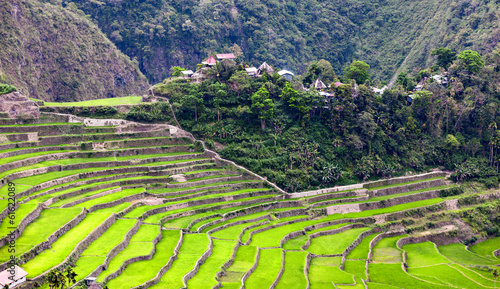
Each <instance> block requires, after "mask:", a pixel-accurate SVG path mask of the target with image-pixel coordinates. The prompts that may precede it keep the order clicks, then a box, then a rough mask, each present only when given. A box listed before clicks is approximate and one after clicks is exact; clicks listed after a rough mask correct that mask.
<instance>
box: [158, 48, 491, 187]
mask: <svg viewBox="0 0 500 289" xmlns="http://www.w3.org/2000/svg"><path fill="white" fill-rule="evenodd" d="M432 54H433V56H431V57H433V58H434V60H435V62H436V64H435V65H433V66H431V67H429V68H427V69H424V70H421V71H419V72H418V73H411V72H401V73H400V74H399V75H398V77H397V81H396V85H395V86H394V87H393V89H387V90H385V91H384V92H383V93H382V94H381V95H378V94H376V93H375V92H374V91H373V89H372V85H373V84H372V83H371V82H372V80H371V79H370V78H367V77H368V76H369V75H368V73H369V70H367V69H368V68H369V66H368V65H366V64H365V65H359V64H360V63H359V62H357V61H355V62H353V63H352V64H351V66H350V67H348V68H347V69H346V71H345V75H344V77H341V76H338V75H336V74H335V73H334V70H333V68H332V65H331V64H330V63H329V62H328V61H325V60H320V61H317V62H313V63H312V64H311V65H310V66H309V68H308V69H307V72H306V73H305V74H303V75H301V76H299V77H296V78H294V80H293V81H291V82H287V81H285V80H284V78H282V77H279V76H278V75H277V74H276V73H273V74H267V73H264V75H263V76H262V77H256V78H251V77H248V76H247V74H246V72H245V71H244V69H243V65H239V66H238V65H236V64H235V63H234V62H231V61H223V62H220V63H218V64H217V65H216V66H214V67H213V68H210V69H209V70H208V71H207V73H206V74H207V77H206V78H205V79H204V80H203V81H201V82H199V83H195V82H192V79H186V78H183V77H172V78H168V79H166V80H165V81H164V82H163V83H162V84H160V85H157V86H155V89H154V92H155V95H157V96H158V95H159V96H163V97H167V98H169V100H170V102H171V103H172V106H173V108H174V109H175V113H176V116H177V119H178V121H179V123H180V125H181V126H182V127H183V128H184V129H187V130H188V131H192V132H193V133H194V134H195V135H197V136H198V137H201V138H203V139H204V140H206V142H207V144H208V145H209V147H215V148H216V149H217V150H219V151H220V154H221V156H222V157H224V158H228V159H231V160H234V161H236V162H237V163H239V164H241V165H244V166H245V167H247V168H249V169H250V170H252V171H255V172H257V173H259V174H262V175H264V176H266V177H267V178H268V179H269V180H271V181H272V182H275V183H276V184H277V185H278V186H280V187H282V188H284V189H286V190H287V191H289V192H294V191H304V190H308V189H313V188H320V187H327V186H333V185H343V184H350V183H356V182H359V181H366V180H370V179H374V178H379V177H389V176H395V175H400V174H403V173H404V172H407V171H414V172H415V171H417V172H418V171H422V170H426V169H430V168H435V167H442V168H444V169H447V170H455V171H456V172H455V173H454V175H453V177H454V178H455V179H456V180H468V179H473V178H475V179H482V180H483V181H485V182H486V183H487V185H488V186H496V185H498V164H499V161H500V157H499V155H498V148H500V129H499V128H498V125H497V124H498V123H499V121H500V119H499V116H500V110H499V108H500V107H499V99H498V98H499V89H498V81H499V80H500V51H498V50H496V51H495V52H493V53H490V54H486V55H483V56H481V55H480V54H479V53H477V52H475V51H471V50H465V51H461V52H460V53H457V52H454V51H452V50H451V49H447V48H440V49H437V50H435V51H433V52H432ZM362 64H363V63H362ZM434 75H446V77H447V78H448V79H449V82H448V83H447V84H440V83H438V81H435V80H434V78H433V77H432V76H434ZM349 77H350V78H349ZM316 79H322V80H323V82H324V83H325V84H326V85H327V86H329V88H327V89H326V91H328V92H333V93H334V97H332V98H325V97H323V96H320V95H319V93H318V92H317V91H316V90H315V89H314V88H310V84H311V83H312V82H313V81H314V80H316ZM339 81H342V82H343V84H340V85H338V84H339V83H338V82H339ZM335 82H337V85H335ZM419 82H420V83H421V84H423V89H422V90H419V91H415V92H413V91H412V90H413V89H414V87H415V86H416V84H417V83H419ZM309 88H310V89H309Z"/></svg>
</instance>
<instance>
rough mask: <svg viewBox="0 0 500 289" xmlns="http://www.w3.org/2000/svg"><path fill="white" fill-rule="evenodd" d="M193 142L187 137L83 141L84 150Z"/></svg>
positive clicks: (187, 143)
mask: <svg viewBox="0 0 500 289" xmlns="http://www.w3.org/2000/svg"><path fill="white" fill-rule="evenodd" d="M192 143H193V142H192V141H191V140H190V139H189V138H185V137H159V138H147V139H122V140H107V141H106V140H104V141H100V142H96V141H92V142H87V143H82V146H81V148H82V149H83V150H92V149H94V147H102V148H104V149H118V148H128V147H151V146H162V145H190V144H192Z"/></svg>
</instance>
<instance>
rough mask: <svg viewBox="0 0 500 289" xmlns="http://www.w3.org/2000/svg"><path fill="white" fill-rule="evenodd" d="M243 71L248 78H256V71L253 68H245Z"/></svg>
mask: <svg viewBox="0 0 500 289" xmlns="http://www.w3.org/2000/svg"><path fill="white" fill-rule="evenodd" d="M245 71H246V72H247V73H248V76H250V77H256V76H257V75H258V69H257V68H255V67H248V68H245Z"/></svg>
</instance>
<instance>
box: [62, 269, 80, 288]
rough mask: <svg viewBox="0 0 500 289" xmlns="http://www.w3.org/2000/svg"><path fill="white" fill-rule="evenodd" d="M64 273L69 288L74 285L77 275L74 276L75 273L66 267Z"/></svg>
mask: <svg viewBox="0 0 500 289" xmlns="http://www.w3.org/2000/svg"><path fill="white" fill-rule="evenodd" d="M64 273H65V274H66V278H68V284H69V286H71V285H72V284H75V283H76V279H75V277H76V276H78V274H76V273H75V271H73V268H71V267H67V268H66V270H65V271H64Z"/></svg>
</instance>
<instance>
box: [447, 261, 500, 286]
mask: <svg viewBox="0 0 500 289" xmlns="http://www.w3.org/2000/svg"><path fill="white" fill-rule="evenodd" d="M450 267H452V268H453V269H455V270H458V271H460V272H462V274H464V275H465V276H467V277H468V278H470V279H472V280H474V281H476V282H478V283H480V284H482V285H483V286H486V287H494V286H495V279H494V278H493V274H492V273H489V276H487V277H485V276H483V275H481V274H479V273H477V272H476V271H474V270H473V269H470V268H466V267H464V266H462V265H458V264H453V265H450ZM497 281H498V280H497Z"/></svg>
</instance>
